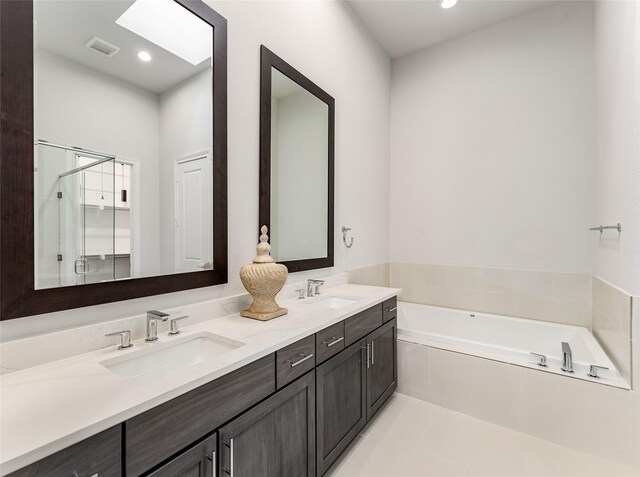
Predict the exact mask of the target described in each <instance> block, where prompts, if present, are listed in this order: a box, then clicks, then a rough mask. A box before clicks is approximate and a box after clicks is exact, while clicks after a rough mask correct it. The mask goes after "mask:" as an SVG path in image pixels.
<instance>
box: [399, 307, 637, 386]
mask: <svg viewBox="0 0 640 477" xmlns="http://www.w3.org/2000/svg"><path fill="white" fill-rule="evenodd" d="M398 339H399V340H402V341H407V342H413V343H417V344H422V345H427V346H431V347H434V348H440V349H446V350H449V351H455V352H459V353H464V354H468V355H474V356H479V357H482V358H487V359H491V360H495V361H502V362H505V363H509V364H514V365H518V366H524V367H528V368H534V369H537V370H541V371H547V372H550V373H556V374H561V375H564V376H568V377H572V378H577V379H584V380H587V381H592V382H597V383H600V384H607V385H609V386H615V387H620V388H624V389H629V385H628V383H627V382H626V381H625V380H624V379H623V378H622V377H621V376H620V374H619V373H618V371H617V370H616V368H615V366H614V365H613V363H612V362H611V360H610V359H609V358H608V356H607V355H606V354H605V352H604V351H603V350H602V348H601V347H600V345H599V344H598V342H597V341H596V339H595V338H594V337H593V335H592V334H591V333H590V332H589V330H587V329H586V328H582V327H579V326H571V325H561V324H555V323H548V322H544V321H536V320H527V319H521V318H511V317H505V316H498V315H490V314H486V313H476V312H469V311H462V310H454V309H450V308H441V307H437V306H429V305H418V304H414V303H404V302H399V303H398ZM563 341H566V342H567V343H569V345H570V346H571V350H572V355H573V368H574V372H573V373H571V374H569V373H565V372H564V371H562V370H561V369H560V368H561V366H562V347H561V346H562V345H561V343H562V342H563ZM532 352H534V353H539V354H543V355H546V356H547V365H548V366H547V367H546V368H543V367H540V366H538V364H537V363H538V358H537V357H536V356H534V355H532V354H531V353H532ZM591 364H595V365H598V366H603V367H606V368H609V369H608V370H600V371H599V375H600V376H601V377H600V378H598V379H594V378H591V377H589V376H587V373H588V372H589V365H591Z"/></svg>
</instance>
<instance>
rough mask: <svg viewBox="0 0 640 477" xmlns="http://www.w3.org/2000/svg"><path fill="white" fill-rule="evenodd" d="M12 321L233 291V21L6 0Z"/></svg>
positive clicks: (1, 205) (154, 1) (159, 2)
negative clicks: (190, 292)
mask: <svg viewBox="0 0 640 477" xmlns="http://www.w3.org/2000/svg"><path fill="white" fill-rule="evenodd" d="M0 8H1V11H0V14H1V16H0V22H1V27H2V32H1V33H0V35H1V44H0V48H1V51H0V54H1V64H0V68H1V69H2V80H1V81H2V83H1V85H0V86H1V91H0V94H1V100H2V119H1V121H2V138H1V140H2V144H1V145H0V154H1V156H0V170H1V177H0V187H1V189H0V201H1V202H0V209H1V212H2V230H1V232H2V233H1V235H2V238H1V240H2V242H1V249H0V264H1V270H0V273H1V280H2V281H1V284H0V287H1V292H2V296H1V297H0V299H1V307H2V309H1V314H2V315H1V318H2V319H10V318H16V317H20V316H27V315H33V314H40V313H46V312H52V311H59V310H64V309H69V308H77V307H82V306H88V305H94V304H99V303H106V302H111V301H119V300H126V299H131V298H137V297H142V296H148V295H155V294H161V293H167V292H173V291H179V290H185V289H190V288H197V287H204V286H210V285H216V284H221V283H226V282H227V177H226V169H227V166H226V162H227V153H226V150H227V147H226V146H227V145H226V134H227V133H226V127H227V126H226V87H227V86H226V35H227V27H226V20H225V19H224V18H223V17H222V16H220V15H219V14H218V13H216V12H215V11H214V10H212V9H211V8H210V7H209V6H207V5H206V4H205V3H204V2H202V1H200V0H118V1H113V0H92V1H88V2H79V1H73V0H33V1H27V0H25V1H9V2H0Z"/></svg>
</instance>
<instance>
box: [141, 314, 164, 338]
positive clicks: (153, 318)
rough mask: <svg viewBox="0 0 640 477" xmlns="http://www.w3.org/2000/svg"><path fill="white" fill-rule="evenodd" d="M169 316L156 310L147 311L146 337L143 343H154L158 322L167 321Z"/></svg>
mask: <svg viewBox="0 0 640 477" xmlns="http://www.w3.org/2000/svg"><path fill="white" fill-rule="evenodd" d="M168 319H169V314H168V313H164V312H162V311H157V310H149V311H147V337H146V338H145V339H144V340H145V341H149V342H151V341H155V340H157V339H158V320H162V321H167V320H168Z"/></svg>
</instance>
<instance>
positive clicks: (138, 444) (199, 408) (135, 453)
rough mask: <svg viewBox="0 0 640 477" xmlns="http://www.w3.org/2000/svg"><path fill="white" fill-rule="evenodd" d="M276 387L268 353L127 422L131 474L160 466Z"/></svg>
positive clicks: (128, 465) (128, 471)
mask: <svg viewBox="0 0 640 477" xmlns="http://www.w3.org/2000/svg"><path fill="white" fill-rule="evenodd" d="M274 391H275V356H274V354H270V355H268V356H265V357H264V358H261V359H259V360H257V361H254V362H253V363H250V364H248V365H246V366H244V367H242V368H240V369H238V370H236V371H233V372H231V373H229V374H227V375H224V376H222V377H221V378H219V379H216V380H215V381H212V382H210V383H207V384H205V385H203V386H200V387H199V388H196V389H194V390H193V391H190V392H188V393H186V394H183V395H182V396H179V397H177V398H175V399H172V400H171V401H168V402H166V403H164V404H161V405H160V406H156V407H154V408H153V409H150V410H149V411H147V412H144V413H142V414H140V415H138V416H136V417H134V418H132V419H129V420H128V421H126V422H125V448H126V466H125V467H126V471H127V477H134V476H138V475H141V474H143V473H145V472H147V471H148V470H149V469H151V468H153V467H155V466H157V465H158V464H161V463H162V462H164V461H165V460H167V459H168V458H170V457H171V456H172V455H175V454H176V453H178V452H180V451H181V450H182V449H185V448H186V447H188V446H190V445H191V444H193V443H194V442H196V441H197V440H199V439H201V438H202V437H204V436H206V435H207V434H210V433H211V432H213V431H215V430H216V429H217V428H218V427H219V426H221V425H222V424H224V423H225V422H227V421H229V420H230V419H233V418H234V417H235V416H237V415H238V414H240V413H242V412H244V411H245V410H246V409H248V408H249V407H251V406H252V405H254V404H256V403H257V402H259V401H260V400H262V399H264V398H266V397H267V396H269V395H270V394H272V393H273V392H274Z"/></svg>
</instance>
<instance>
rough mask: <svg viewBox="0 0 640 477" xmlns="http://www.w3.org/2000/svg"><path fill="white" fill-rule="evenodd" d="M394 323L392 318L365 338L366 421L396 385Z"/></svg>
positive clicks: (396, 356)
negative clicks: (366, 361) (366, 356)
mask: <svg viewBox="0 0 640 477" xmlns="http://www.w3.org/2000/svg"><path fill="white" fill-rule="evenodd" d="M396 322H397V321H396V319H395V318H394V319H392V320H391V321H388V322H387V323H385V324H384V325H383V326H381V327H380V328H378V329H377V330H375V331H374V332H373V333H371V334H370V335H369V336H367V348H368V354H369V362H368V363H367V420H369V419H371V417H372V416H373V415H374V414H375V413H376V411H377V410H378V409H379V408H380V406H382V404H384V402H385V401H386V400H387V398H388V397H389V396H391V394H392V393H393V391H395V389H396V387H397V385H398V362H397V358H398V354H397V344H396Z"/></svg>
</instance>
